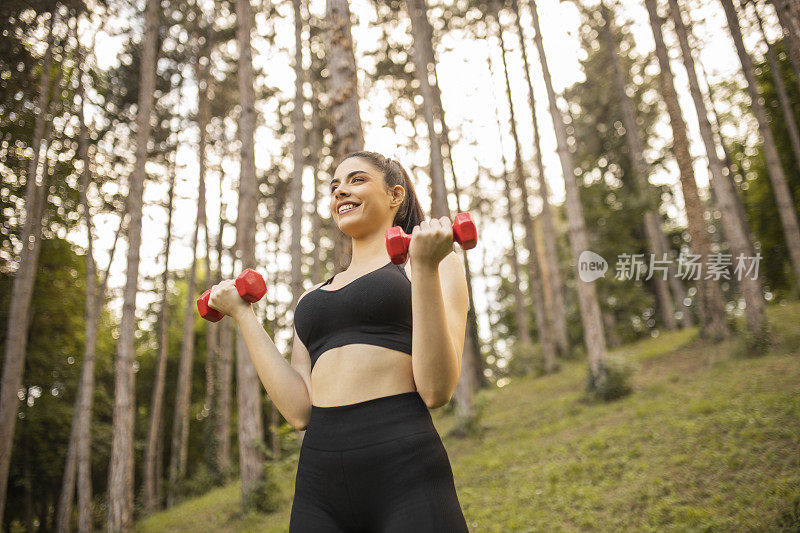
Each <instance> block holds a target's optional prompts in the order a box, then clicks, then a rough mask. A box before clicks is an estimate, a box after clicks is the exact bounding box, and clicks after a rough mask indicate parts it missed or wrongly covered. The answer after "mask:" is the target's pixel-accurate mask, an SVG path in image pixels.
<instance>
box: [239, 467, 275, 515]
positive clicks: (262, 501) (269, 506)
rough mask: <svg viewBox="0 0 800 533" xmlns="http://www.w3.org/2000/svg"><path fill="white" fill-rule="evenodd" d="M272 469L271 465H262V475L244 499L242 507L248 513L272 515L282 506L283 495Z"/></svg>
mask: <svg viewBox="0 0 800 533" xmlns="http://www.w3.org/2000/svg"><path fill="white" fill-rule="evenodd" d="M273 469H274V464H273V463H270V462H265V463H264V475H263V476H262V478H261V479H260V480H259V481H258V483H256V486H255V487H254V488H253V490H252V491H251V492H250V494H248V495H247V498H246V499H245V502H244V505H245V508H246V509H247V510H248V511H258V512H261V513H266V514H268V513H274V512H275V511H277V510H278V509H280V508H281V506H282V505H283V495H282V494H281V488H280V486H279V485H278V482H277V481H276V480H275V473H274V470H273Z"/></svg>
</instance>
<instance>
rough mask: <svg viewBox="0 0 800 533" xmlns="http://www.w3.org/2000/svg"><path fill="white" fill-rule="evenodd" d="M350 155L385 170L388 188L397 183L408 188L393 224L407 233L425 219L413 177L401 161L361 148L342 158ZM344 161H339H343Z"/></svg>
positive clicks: (385, 183) (384, 175) (384, 180)
mask: <svg viewBox="0 0 800 533" xmlns="http://www.w3.org/2000/svg"><path fill="white" fill-rule="evenodd" d="M350 157H361V158H364V159H366V160H367V161H369V162H370V163H372V165H373V166H374V167H375V168H377V169H379V170H381V171H382V172H383V182H384V185H386V188H387V189H391V188H392V187H394V186H395V185H402V186H403V188H404V189H405V190H406V195H405V198H403V203H401V204H400V207H398V208H397V213H395V215H394V221H392V225H393V226H400V227H401V228H403V231H405V232H406V233H407V234H409V235H410V234H411V232H412V231H413V230H414V226H417V225H419V223H420V222H422V221H423V220H425V214H424V213H423V212H422V207H420V205H419V200H418V199H417V193H416V192H415V191H414V184H413V183H411V178H409V177H408V173H407V172H406V169H404V168H403V165H401V164H400V163H399V162H397V161H395V160H394V159H390V158H388V157H385V156H383V155H381V154H379V153H377V152H369V151H366V150H361V151H358V152H350V153H349V154H347V155H345V156H344V157H343V158H342V161H344V160H345V159H348V158H350ZM342 161H339V163H341V162H342Z"/></svg>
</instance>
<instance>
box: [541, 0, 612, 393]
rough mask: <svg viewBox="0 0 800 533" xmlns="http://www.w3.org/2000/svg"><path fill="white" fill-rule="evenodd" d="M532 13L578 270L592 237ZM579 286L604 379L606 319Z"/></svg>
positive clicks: (587, 287)
mask: <svg viewBox="0 0 800 533" xmlns="http://www.w3.org/2000/svg"><path fill="white" fill-rule="evenodd" d="M530 10H531V15H532V17H533V27H534V32H535V35H534V41H535V42H536V49H537V50H538V52H539V61H540V62H541V64H542V76H543V78H544V83H545V87H546V89H547V98H548V100H549V103H550V118H551V119H552V120H553V129H554V130H555V134H556V143H557V146H558V156H559V159H560V160H561V169H562V171H563V174H564V188H565V191H566V199H565V201H564V204H565V208H566V212H567V220H568V222H569V236H570V245H571V247H572V260H573V261H574V263H575V268H576V273H577V267H578V258H579V257H580V255H581V253H582V252H584V251H585V250H588V249H589V239H588V237H587V235H586V222H585V221H584V218H583V207H582V206H581V200H580V193H579V190H578V183H577V182H576V179H575V163H574V162H573V159H572V153H571V152H570V150H569V147H568V146H567V131H566V127H565V126H564V118H563V116H562V114H561V110H560V109H559V108H558V104H557V102H556V93H555V90H554V89H553V82H552V80H551V78H550V69H549V67H548V65H547V58H546V56H545V53H544V43H543V42H542V32H541V29H540V27H539V14H538V13H537V10H536V2H535V1H534V0H531V2H530ZM575 282H576V285H577V288H578V302H579V304H580V310H581V323H582V324H583V340H584V343H585V345H586V353H587V355H588V358H589V369H590V371H591V374H592V381H593V382H594V383H598V384H601V383H604V382H605V378H606V373H605V370H604V369H605V358H606V338H605V331H604V328H603V321H602V318H601V315H600V304H599V302H598V300H597V288H596V287H595V285H594V284H593V283H592V282H585V281H583V280H581V279H580V277H579V276H576V281H575Z"/></svg>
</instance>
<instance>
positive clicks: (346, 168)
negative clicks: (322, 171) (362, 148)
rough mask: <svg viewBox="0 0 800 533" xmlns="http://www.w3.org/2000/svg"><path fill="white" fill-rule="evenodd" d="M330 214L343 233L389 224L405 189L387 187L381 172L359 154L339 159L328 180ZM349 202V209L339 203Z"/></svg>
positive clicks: (355, 234)
mask: <svg viewBox="0 0 800 533" xmlns="http://www.w3.org/2000/svg"><path fill="white" fill-rule="evenodd" d="M330 193H331V200H330V205H331V214H332V216H333V218H334V220H336V224H337V225H338V226H339V229H340V230H342V232H343V233H345V234H347V235H349V236H350V237H353V238H359V237H361V236H363V235H366V234H368V233H371V232H374V231H376V230H380V231H381V232H384V231H385V230H386V228H390V227H391V225H392V221H393V220H394V215H395V213H396V212H397V208H398V207H399V206H400V203H402V200H403V194H404V193H405V191H404V190H403V187H402V186H400V185H397V186H395V187H394V191H391V190H387V189H386V185H385V183H384V179H383V172H382V171H380V170H378V169H377V168H375V167H374V166H373V165H372V164H371V163H370V162H369V161H367V160H365V159H363V158H360V157H349V158H347V159H345V160H344V161H342V162H341V163H340V164H339V166H338V167H337V168H336V172H334V177H333V179H332V180H331V182H330ZM349 203H352V204H354V207H353V208H350V210H349V211H342V212H340V206H343V205H346V204H349Z"/></svg>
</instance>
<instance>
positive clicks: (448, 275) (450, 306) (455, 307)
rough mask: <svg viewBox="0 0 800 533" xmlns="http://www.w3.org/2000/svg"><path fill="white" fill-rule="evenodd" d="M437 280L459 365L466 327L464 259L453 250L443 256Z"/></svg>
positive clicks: (466, 294) (466, 290) (467, 308)
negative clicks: (439, 283) (440, 286)
mask: <svg viewBox="0 0 800 533" xmlns="http://www.w3.org/2000/svg"><path fill="white" fill-rule="evenodd" d="M439 280H440V281H441V284H442V298H443V300H444V306H445V313H446V314H447V325H448V329H449V331H450V338H451V339H452V340H453V345H454V346H455V349H456V355H457V357H458V361H459V367H460V366H461V355H462V353H463V351H464V339H465V334H466V329H467V311H468V310H469V292H468V289H467V275H466V271H465V269H464V261H463V259H461V256H459V255H458V254H457V253H456V252H455V251H453V252H451V253H449V254H448V255H447V256H445V258H444V259H442V261H441V262H440V263H439Z"/></svg>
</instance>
